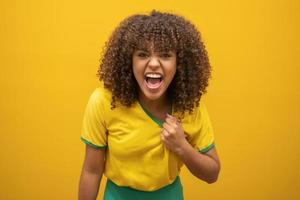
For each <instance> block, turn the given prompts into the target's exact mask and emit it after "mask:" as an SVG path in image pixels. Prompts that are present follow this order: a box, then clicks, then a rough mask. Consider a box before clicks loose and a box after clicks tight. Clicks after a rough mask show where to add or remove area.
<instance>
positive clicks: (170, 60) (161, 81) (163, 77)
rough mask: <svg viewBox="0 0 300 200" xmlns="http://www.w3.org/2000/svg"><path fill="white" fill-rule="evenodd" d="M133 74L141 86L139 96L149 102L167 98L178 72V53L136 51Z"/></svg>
mask: <svg viewBox="0 0 300 200" xmlns="http://www.w3.org/2000/svg"><path fill="white" fill-rule="evenodd" d="M132 61H133V62H132V63H133V73H134V76H135V79H136V80H137V83H138V85H139V96H140V98H141V97H144V98H147V99H148V100H160V99H163V98H165V97H166V91H167V89H168V86H169V85H170V83H171V81H172V80H173V78H174V75H175V72H176V52H175V51H169V52H154V51H153V50H152V49H150V50H136V51H134V53H133V57H132Z"/></svg>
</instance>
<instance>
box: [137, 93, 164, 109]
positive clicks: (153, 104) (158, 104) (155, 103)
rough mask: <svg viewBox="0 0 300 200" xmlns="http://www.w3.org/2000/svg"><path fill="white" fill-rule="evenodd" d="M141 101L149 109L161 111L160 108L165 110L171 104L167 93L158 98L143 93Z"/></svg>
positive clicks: (140, 96)
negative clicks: (153, 98) (149, 97)
mask: <svg viewBox="0 0 300 200" xmlns="http://www.w3.org/2000/svg"><path fill="white" fill-rule="evenodd" d="M139 101H140V102H141V103H142V105H143V106H144V107H145V108H147V109H148V110H156V111H160V110H165V109H166V108H168V107H169V106H170V105H169V101H168V98H167V95H163V96H162V97H160V98H159V99H157V100H151V99H147V98H146V97H145V96H144V95H143V94H140V95H139Z"/></svg>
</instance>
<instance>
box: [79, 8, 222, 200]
mask: <svg viewBox="0 0 300 200" xmlns="http://www.w3.org/2000/svg"><path fill="white" fill-rule="evenodd" d="M210 74H211V67H210V64H209V60H208V56H207V53H206V50H205V46H204V44H203V42H202V40H201V37H200V33H199V31H198V30H197V29H196V28H195V26H194V25H193V24H192V23H190V22H189V21H188V20H186V19H185V18H183V17H181V16H178V15H175V14H171V13H162V12H158V11H152V12H151V13H150V14H149V15H142V14H137V15H133V16H130V17H128V18H126V19H125V20H124V21H122V22H121V23H120V25H119V26H118V27H117V28H116V29H115V31H114V32H113V34H112V36H111V37H110V39H109V41H108V43H107V44H106V48H105V51H104V54H103V58H102V62H101V64H100V67H99V70H98V75H99V80H100V86H99V87H97V88H96V89H95V90H94V91H93V93H92V94H91V96H90V99H89V101H88V104H87V107H86V110H85V113H84V119H83V126H82V134H81V140H82V141H83V142H84V143H86V155H85V160H84V164H83V169H82V173H81V177H80V184H79V199H80V200H84V199H85V200H87V199H93V200H95V199H96V197H97V194H98V189H99V183H100V181H101V177H102V174H103V173H104V174H105V176H106V177H107V183H106V188H105V193H104V199H105V200H127V199H128V200H135V199H139V200H148V199H149V200H150V199H155V200H160V199H162V200H165V199H172V200H182V199H183V198H184V197H183V188H182V185H181V182H180V178H179V173H180V168H181V167H182V165H183V164H185V165H186V166H187V168H188V169H189V171H190V172H191V173H192V174H193V175H194V176H196V177H197V178H199V179H201V180H203V181H205V182H207V183H213V182H215V181H216V180H217V177H218V174H219V171H220V162H219V159H218V155H217V152H216V146H215V143H214V134H213V129H212V125H211V122H210V119H209V115H208V112H207V110H206V107H205V105H204V103H203V101H202V100H201V96H202V95H203V94H204V93H205V92H206V88H207V86H208V80H209V77H210Z"/></svg>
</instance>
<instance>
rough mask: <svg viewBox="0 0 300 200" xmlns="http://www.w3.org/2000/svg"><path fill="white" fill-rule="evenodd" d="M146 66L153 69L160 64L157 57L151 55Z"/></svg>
mask: <svg viewBox="0 0 300 200" xmlns="http://www.w3.org/2000/svg"><path fill="white" fill-rule="evenodd" d="M148 66H149V67H151V68H154V69H155V68H157V67H159V66H160V61H159V58H158V57H156V56H151V57H150V60H149V62H148Z"/></svg>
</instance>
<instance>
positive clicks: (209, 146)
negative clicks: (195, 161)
mask: <svg viewBox="0 0 300 200" xmlns="http://www.w3.org/2000/svg"><path fill="white" fill-rule="evenodd" d="M214 146H215V144H214V143H211V144H210V145H208V146H207V147H205V148H204V149H201V150H199V152H200V153H207V152H208V151H209V150H211V149H212V148H213V147H214Z"/></svg>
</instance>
